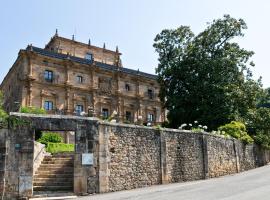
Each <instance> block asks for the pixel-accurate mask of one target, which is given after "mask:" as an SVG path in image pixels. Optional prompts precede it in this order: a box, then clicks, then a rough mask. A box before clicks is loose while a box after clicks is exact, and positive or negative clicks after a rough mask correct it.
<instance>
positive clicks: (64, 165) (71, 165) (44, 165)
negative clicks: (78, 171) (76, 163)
mask: <svg viewBox="0 0 270 200" xmlns="http://www.w3.org/2000/svg"><path fill="white" fill-rule="evenodd" d="M39 167H41V168H43V167H49V168H50V167H52V168H73V164H70V163H69V164H65V163H63V164H47V163H46V164H44V163H43V164H41V165H39Z"/></svg>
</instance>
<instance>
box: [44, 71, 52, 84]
mask: <svg viewBox="0 0 270 200" xmlns="http://www.w3.org/2000/svg"><path fill="white" fill-rule="evenodd" d="M44 79H45V81H47V82H50V83H52V82H53V72H52V71H50V70H45V72H44Z"/></svg>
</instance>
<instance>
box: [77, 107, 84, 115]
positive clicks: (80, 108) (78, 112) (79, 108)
mask: <svg viewBox="0 0 270 200" xmlns="http://www.w3.org/2000/svg"><path fill="white" fill-rule="evenodd" d="M75 111H76V113H77V114H79V115H80V114H81V113H82V112H83V105H76V108H75Z"/></svg>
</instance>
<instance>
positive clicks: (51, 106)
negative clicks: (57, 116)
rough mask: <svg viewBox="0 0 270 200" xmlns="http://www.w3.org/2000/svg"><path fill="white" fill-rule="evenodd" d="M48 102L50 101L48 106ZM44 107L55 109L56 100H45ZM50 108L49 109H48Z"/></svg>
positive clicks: (49, 109) (50, 109)
mask: <svg viewBox="0 0 270 200" xmlns="http://www.w3.org/2000/svg"><path fill="white" fill-rule="evenodd" d="M46 103H48V106H46ZM43 108H44V109H45V110H46V111H53V110H54V102H53V101H51V100H47V99H46V100H44V103H43ZM47 108H48V109H47Z"/></svg>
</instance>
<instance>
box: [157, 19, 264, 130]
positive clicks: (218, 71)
mask: <svg viewBox="0 0 270 200" xmlns="http://www.w3.org/2000/svg"><path fill="white" fill-rule="evenodd" d="M245 29H247V25H246V23H245V22H244V20H242V19H235V18H232V17H230V16H229V15H224V17H223V18H221V19H217V20H214V21H213V22H211V23H209V24H208V26H207V27H206V29H205V30H204V31H202V32H201V33H199V34H198V35H195V34H194V33H193V32H192V31H191V29H190V28H189V27H188V26H180V27H179V28H177V29H165V30H163V31H161V33H159V34H158V35H157V36H156V38H155V40H154V45H153V46H154V48H155V50H156V52H157V53H158V55H159V65H158V67H157V69H156V72H157V74H158V81H159V83H160V87H161V90H160V98H161V100H162V101H163V103H164V106H165V107H166V109H167V110H168V111H169V113H168V119H169V124H170V126H171V127H174V128H177V127H178V126H180V125H181V124H182V123H192V122H193V121H195V120H196V121H199V122H200V123H201V124H203V125H207V126H208V127H209V128H210V129H216V128H217V127H219V126H220V125H223V124H225V123H228V122H230V121H232V120H237V119H239V118H243V117H245V116H246V115H247V113H248V111H249V110H250V109H252V108H255V107H256V103H257V98H258V96H259V95H260V94H261V84H260V80H253V78H252V72H251V70H250V68H251V67H253V66H254V63H253V62H252V61H250V58H251V57H252V55H253V54H254V53H253V52H252V51H248V50H245V49H243V48H241V47H240V46H239V44H238V43H237V42H236V40H235V38H237V37H243V36H244V34H243V31H244V30H245Z"/></svg>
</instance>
